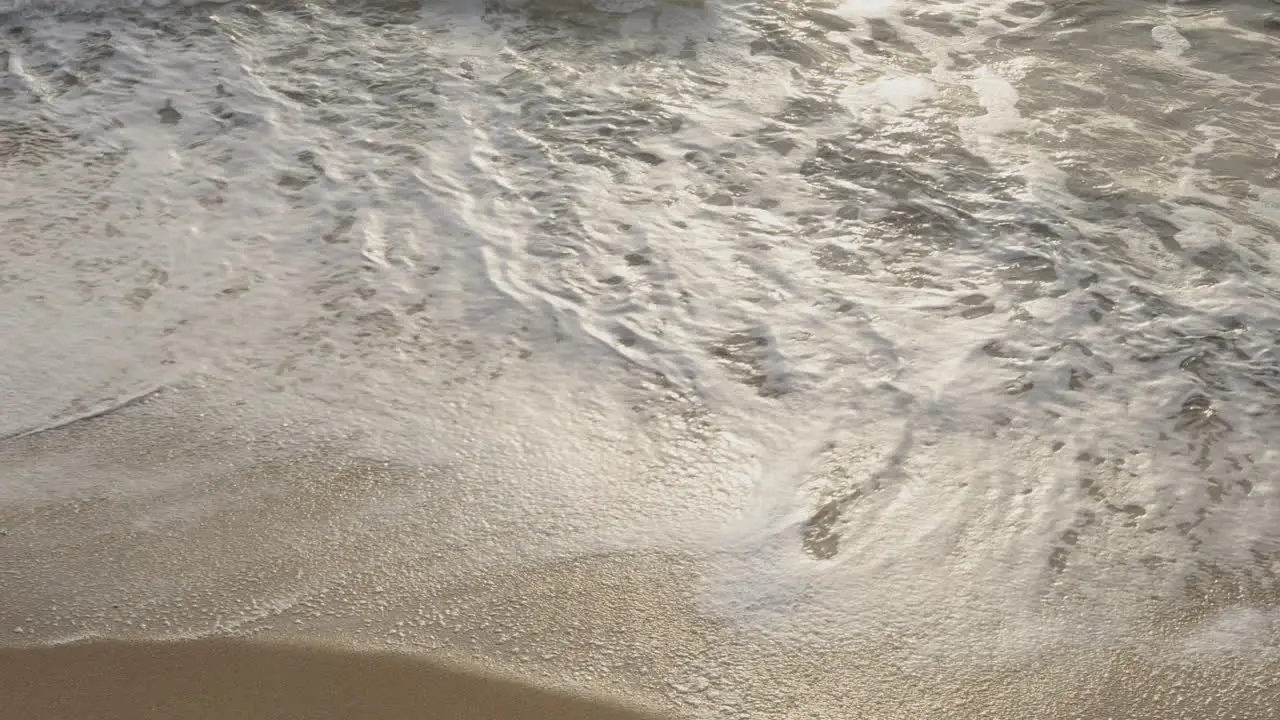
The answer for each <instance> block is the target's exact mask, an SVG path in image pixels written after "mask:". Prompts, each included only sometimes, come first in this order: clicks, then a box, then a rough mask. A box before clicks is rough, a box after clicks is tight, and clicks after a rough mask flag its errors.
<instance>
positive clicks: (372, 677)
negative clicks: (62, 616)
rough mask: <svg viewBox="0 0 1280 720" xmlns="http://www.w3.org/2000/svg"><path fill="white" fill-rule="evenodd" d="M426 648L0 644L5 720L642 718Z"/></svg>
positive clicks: (215, 642)
mask: <svg viewBox="0 0 1280 720" xmlns="http://www.w3.org/2000/svg"><path fill="white" fill-rule="evenodd" d="M656 717H657V716H656V715H651V714H648V713H646V712H644V711H642V710H639V709H633V708H628V707H624V706H623V705H620V704H618V703H617V702H615V701H608V700H603V699H596V698H592V697H590V696H588V695H586V694H575V693H571V692H565V691H558V690H551V689H547V688H540V687H535V686H534V685H531V684H528V683H523V682H517V681H514V680H509V679H506V678H502V677H498V676H496V675H492V674H489V673H487V672H485V671H481V670H478V669H471V668H464V667H461V666H456V665H449V664H445V663H442V662H438V661H434V660H431V659H427V658H423V657H418V656H409V655H396V654H388V653H368V652H358V651H351V650H344V649H341V648H336V647H322V646H307V645H298V644H278V643H261V642H253V641H247V640H236V639H229V638H222V639H202V640H187V641H173V642H135V641H119V640H95V641H90V642H81V643H74V644H68V645H58V646H51V647H33V648H0V718H2V719H3V720H108V719H114V718H119V719H120V720H144V719H145V720H164V719H167V718H175V719H177V718H181V719H182V720H199V719H202V718H208V719H209V720H213V719H215V718H216V719H217V720H273V719H277V718H279V719H281V720H283V719H284V718H290V719H297V720H303V719H306V720H325V719H327V718H333V719H334V720H338V719H341V720H361V719H365V718H369V719H373V718H377V719H380V720H400V719H401V718H404V719H408V718H414V719H415V720H432V719H434V718H440V720H445V719H446V718H447V719H448V720H498V719H501V720H524V719H525V718H527V719H528V720H578V719H580V718H581V719H583V720H585V719H586V718H593V719H599V720H645V719H654V718H656Z"/></svg>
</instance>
